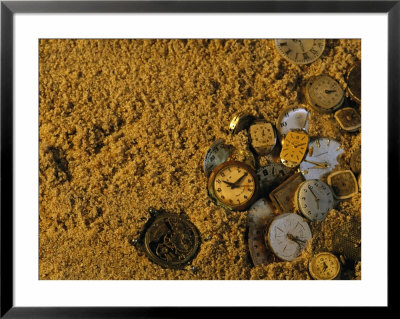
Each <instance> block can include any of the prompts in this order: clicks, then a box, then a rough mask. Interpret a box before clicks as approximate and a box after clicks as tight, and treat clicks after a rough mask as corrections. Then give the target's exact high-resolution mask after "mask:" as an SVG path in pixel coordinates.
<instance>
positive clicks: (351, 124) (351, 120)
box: [335, 107, 361, 132]
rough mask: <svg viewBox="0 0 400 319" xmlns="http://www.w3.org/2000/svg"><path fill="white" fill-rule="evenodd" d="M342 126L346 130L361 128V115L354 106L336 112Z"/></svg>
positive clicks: (352, 130) (353, 130)
mask: <svg viewBox="0 0 400 319" xmlns="http://www.w3.org/2000/svg"><path fill="white" fill-rule="evenodd" d="M335 119H336V121H337V122H338V124H339V125H340V128H341V129H342V130H344V131H346V132H356V131H358V130H359V129H360V128H361V116H360V114H359V113H358V112H357V111H356V110H355V109H353V108H352V107H345V108H343V109H340V110H338V111H337V112H336V113H335Z"/></svg>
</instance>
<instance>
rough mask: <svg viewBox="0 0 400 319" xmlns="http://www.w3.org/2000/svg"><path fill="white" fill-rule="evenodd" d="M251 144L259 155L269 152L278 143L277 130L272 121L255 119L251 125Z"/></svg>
mask: <svg viewBox="0 0 400 319" xmlns="http://www.w3.org/2000/svg"><path fill="white" fill-rule="evenodd" d="M249 135H250V144H251V146H252V147H253V149H254V150H255V151H256V152H257V154H259V155H267V154H269V153H270V152H271V151H272V150H273V149H274V147H275V145H276V139H277V137H276V131H275V128H274V126H273V125H272V123H269V122H267V121H265V120H255V121H254V122H253V123H252V124H251V125H250V127H249Z"/></svg>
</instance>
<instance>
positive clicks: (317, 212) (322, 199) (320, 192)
mask: <svg viewBox="0 0 400 319" xmlns="http://www.w3.org/2000/svg"><path fill="white" fill-rule="evenodd" d="M295 204H296V208H297V210H298V211H299V212H300V213H302V214H303V215H304V216H305V217H307V218H308V219H309V220H310V221H312V222H321V221H323V220H324V219H325V217H326V216H327V214H328V212H329V211H330V210H331V209H332V208H333V207H334V204H335V202H334V199H333V194H332V190H331V188H330V187H329V185H327V184H326V183H324V182H322V181H320V180H318V179H312V180H307V181H304V182H303V183H302V184H301V185H300V186H299V188H298V189H297V191H296V194H295Z"/></svg>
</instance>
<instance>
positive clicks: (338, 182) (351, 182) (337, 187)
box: [327, 170, 358, 200]
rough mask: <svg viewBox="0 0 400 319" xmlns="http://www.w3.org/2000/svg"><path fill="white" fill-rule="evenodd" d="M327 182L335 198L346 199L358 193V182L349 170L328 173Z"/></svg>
mask: <svg viewBox="0 0 400 319" xmlns="http://www.w3.org/2000/svg"><path fill="white" fill-rule="evenodd" d="M327 183H328V185H329V186H331V188H332V191H333V195H334V196H335V198H337V199H341V200H343V199H348V198H351V197H352V196H354V195H355V194H357V193H358V183H357V180H356V177H355V176H354V174H353V172H352V171H351V170H343V171H336V172H332V173H330V174H329V175H328V178H327Z"/></svg>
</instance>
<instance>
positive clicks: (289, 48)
mask: <svg viewBox="0 0 400 319" xmlns="http://www.w3.org/2000/svg"><path fill="white" fill-rule="evenodd" d="M275 46H276V49H277V50H278V52H279V54H280V55H281V56H282V57H283V58H285V59H286V60H288V61H290V62H292V63H295V64H308V63H311V62H314V61H315V60H317V59H318V58H319V57H320V56H321V54H322V53H323V52H324V49H325V39H277V40H275Z"/></svg>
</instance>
